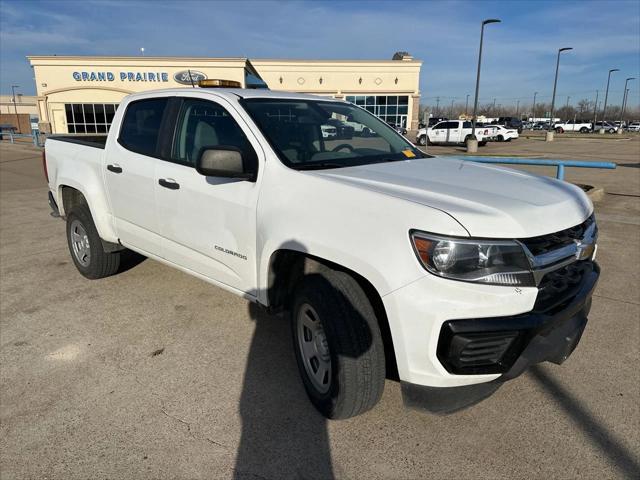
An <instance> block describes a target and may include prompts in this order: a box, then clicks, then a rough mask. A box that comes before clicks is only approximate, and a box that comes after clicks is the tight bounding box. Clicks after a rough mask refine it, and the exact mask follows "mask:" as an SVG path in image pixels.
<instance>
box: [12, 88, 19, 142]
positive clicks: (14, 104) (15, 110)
mask: <svg viewBox="0 0 640 480" xmlns="http://www.w3.org/2000/svg"><path fill="white" fill-rule="evenodd" d="M16 88H20V85H11V96H12V97H13V111H14V112H15V114H16V133H18V132H19V131H20V119H19V118H18V104H17V103H16Z"/></svg>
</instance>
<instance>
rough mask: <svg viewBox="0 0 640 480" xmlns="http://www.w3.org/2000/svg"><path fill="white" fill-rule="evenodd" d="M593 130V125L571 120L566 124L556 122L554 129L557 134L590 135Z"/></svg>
mask: <svg viewBox="0 0 640 480" xmlns="http://www.w3.org/2000/svg"><path fill="white" fill-rule="evenodd" d="M592 128H593V123H591V122H583V121H580V120H569V121H566V122H556V123H554V124H553V129H554V130H555V131H556V132H557V133H564V132H580V133H589V132H590V131H591V130H592Z"/></svg>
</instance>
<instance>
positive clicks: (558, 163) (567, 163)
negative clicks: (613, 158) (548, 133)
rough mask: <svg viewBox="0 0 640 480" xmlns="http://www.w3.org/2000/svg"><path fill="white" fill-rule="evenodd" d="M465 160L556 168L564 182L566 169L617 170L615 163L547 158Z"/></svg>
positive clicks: (557, 176) (471, 157) (559, 178)
mask: <svg viewBox="0 0 640 480" xmlns="http://www.w3.org/2000/svg"><path fill="white" fill-rule="evenodd" d="M460 158H462V159H463V160H467V161H470V162H478V163H502V164H505V165H537V166H546V167H556V168H557V170H556V178H557V179H558V180H564V169H565V168H566V167H578V168H605V169H609V170H613V169H615V168H616V164H615V163H614V162H582V161H579V160H549V159H546V158H502V157H473V156H469V157H467V156H465V157H460Z"/></svg>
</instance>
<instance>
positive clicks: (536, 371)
mask: <svg viewBox="0 0 640 480" xmlns="http://www.w3.org/2000/svg"><path fill="white" fill-rule="evenodd" d="M529 375H530V376H531V378H533V379H534V380H535V381H536V382H537V383H538V384H539V385H540V386H542V387H543V388H544V389H545V391H546V392H547V393H548V394H550V395H551V396H552V397H553V398H554V399H555V400H556V401H557V403H558V405H559V406H560V408H562V410H564V412H565V414H566V415H567V416H568V417H569V418H570V419H571V420H572V421H573V423H575V424H576V425H577V426H578V427H579V428H580V429H581V430H582V431H583V433H584V434H585V435H586V436H587V438H589V440H590V441H591V442H592V443H593V444H594V445H595V446H596V447H598V448H599V449H600V451H601V452H602V453H603V454H604V455H606V456H607V457H609V460H610V461H611V463H612V464H613V465H615V466H616V468H617V469H618V470H619V471H620V472H621V473H622V474H623V475H625V476H627V477H628V478H639V477H640V463H639V462H638V459H636V458H634V455H633V453H632V452H630V451H629V450H628V449H627V448H626V447H625V446H624V445H623V444H621V443H620V441H619V440H618V439H616V438H615V437H614V436H613V434H612V433H611V432H610V431H608V430H607V428H606V427H605V426H604V425H602V423H601V422H599V421H598V420H597V419H596V418H594V416H593V414H592V413H591V412H589V411H588V410H587V409H586V408H585V407H584V406H583V405H582V403H581V402H580V400H578V399H577V398H575V397H574V396H573V395H572V394H571V393H570V392H568V391H567V390H565V388H564V387H563V386H562V385H561V384H560V382H558V381H556V380H555V379H554V378H552V377H551V376H550V375H549V374H548V373H547V372H546V371H545V369H543V368H541V367H540V366H538V365H535V366H533V367H531V368H530V370H529Z"/></svg>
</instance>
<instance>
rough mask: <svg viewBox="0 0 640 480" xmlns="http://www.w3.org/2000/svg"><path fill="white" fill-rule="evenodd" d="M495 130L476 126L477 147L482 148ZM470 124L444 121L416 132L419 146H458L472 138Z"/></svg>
mask: <svg viewBox="0 0 640 480" xmlns="http://www.w3.org/2000/svg"><path fill="white" fill-rule="evenodd" d="M494 130H495V128H492V127H490V126H489V127H480V126H477V125H476V131H475V137H476V139H477V140H478V145H481V146H484V145H486V144H487V141H488V140H490V139H491V138H492V137H493V135H494ZM472 132H473V129H472V125H471V122H469V121H462V120H446V121H443V122H440V123H437V124H435V125H434V126H433V127H430V128H426V129H425V128H421V129H420V130H418V135H417V138H416V140H417V142H418V144H419V145H460V144H463V143H466V142H467V139H469V138H473V135H472Z"/></svg>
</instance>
